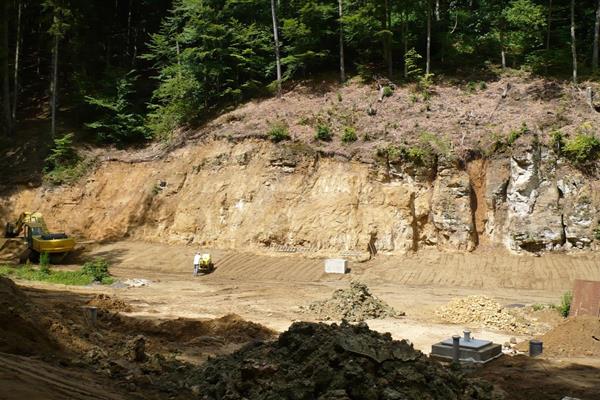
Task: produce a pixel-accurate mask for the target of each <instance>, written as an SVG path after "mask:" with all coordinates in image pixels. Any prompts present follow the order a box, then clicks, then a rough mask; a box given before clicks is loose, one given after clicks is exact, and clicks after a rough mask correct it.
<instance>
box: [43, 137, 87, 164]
mask: <svg viewBox="0 0 600 400" xmlns="http://www.w3.org/2000/svg"><path fill="white" fill-rule="evenodd" d="M78 160H79V156H78V155H77V152H76V151H75V148H74V147H73V134H72V133H67V134H66V135H64V136H62V137H60V138H56V139H54V146H53V147H52V148H51V149H50V155H49V156H48V157H46V168H47V169H48V170H53V169H55V168H57V167H61V166H66V165H72V164H74V163H75V162H77V161H78Z"/></svg>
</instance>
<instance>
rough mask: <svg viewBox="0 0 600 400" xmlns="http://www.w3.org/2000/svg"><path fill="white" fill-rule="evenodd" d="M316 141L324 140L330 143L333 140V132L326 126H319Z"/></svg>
mask: <svg viewBox="0 0 600 400" xmlns="http://www.w3.org/2000/svg"><path fill="white" fill-rule="evenodd" d="M315 139H317V140H322V141H324V142H329V141H330V140H331V130H330V129H329V127H328V126H327V125H325V124H319V125H317V132H316V134H315Z"/></svg>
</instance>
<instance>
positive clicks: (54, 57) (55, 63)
mask: <svg viewBox="0 0 600 400" xmlns="http://www.w3.org/2000/svg"><path fill="white" fill-rule="evenodd" d="M50 89H51V96H52V97H51V99H50V110H51V114H52V115H51V119H52V122H51V128H50V134H51V135H52V137H53V138H54V137H55V136H56V106H57V104H56V101H57V97H58V96H57V92H58V35H57V34H55V35H54V48H53V50H52V82H51V84H50Z"/></svg>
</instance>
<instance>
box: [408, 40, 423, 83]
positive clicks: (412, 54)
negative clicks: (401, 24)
mask: <svg viewBox="0 0 600 400" xmlns="http://www.w3.org/2000/svg"><path fill="white" fill-rule="evenodd" d="M422 58H423V57H421V55H420V54H419V53H417V51H416V50H415V49H414V47H413V48H412V49H410V50H408V51H407V52H406V54H404V63H405V64H406V77H407V78H408V79H410V80H414V81H416V80H419V79H420V78H421V77H422V76H423V70H422V69H421V67H419V62H420V60H421V59H422Z"/></svg>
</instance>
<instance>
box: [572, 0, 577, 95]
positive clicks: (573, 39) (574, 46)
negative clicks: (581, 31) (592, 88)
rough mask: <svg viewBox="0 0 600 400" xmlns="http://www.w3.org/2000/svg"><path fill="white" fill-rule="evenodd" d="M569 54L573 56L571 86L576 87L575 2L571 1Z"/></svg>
mask: <svg viewBox="0 0 600 400" xmlns="http://www.w3.org/2000/svg"><path fill="white" fill-rule="evenodd" d="M571 53H572V55H573V84H575V85H577V45H576V43H575V0H571Z"/></svg>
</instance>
